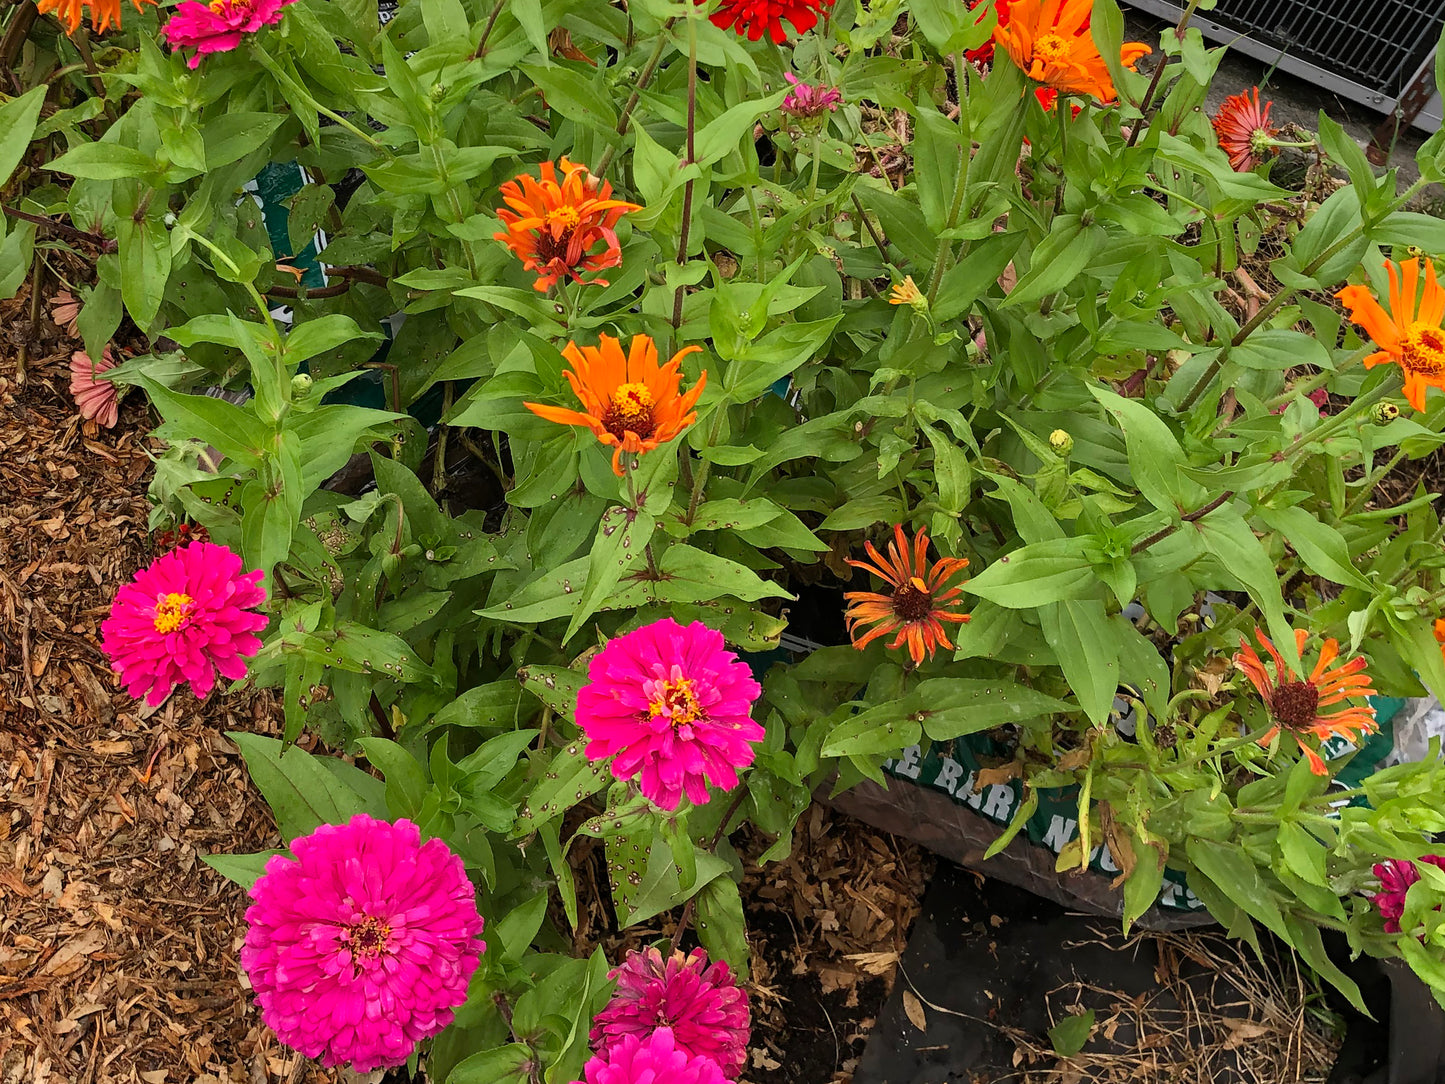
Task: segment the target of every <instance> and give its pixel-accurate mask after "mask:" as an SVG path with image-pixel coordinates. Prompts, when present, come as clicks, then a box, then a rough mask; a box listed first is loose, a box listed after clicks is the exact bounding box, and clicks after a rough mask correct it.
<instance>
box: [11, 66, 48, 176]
mask: <svg viewBox="0 0 1445 1084" xmlns="http://www.w3.org/2000/svg"><path fill="white" fill-rule="evenodd" d="M49 89H50V86H49V84H48V83H42V84H41V85H40V86H38V87H33V88H32V89H30V90H28V91H26V92H25V93H24V94H22V95H20V97H18V98H11V99H10V100H9V101H8V102H6V103H5V104H4V105H0V187H4V186H5V185H6V184H8V183H9V182H10V175H11V174H12V173H14V172H15V167H16V166H18V165H19V164H20V159H22V158H24V157H25V152H26V151H27V150H29V149H30V140H31V139H32V138H33V137H34V135H35V124H36V122H37V121H38V120H39V119H40V107H41V106H42V105H44V104H45V95H46V92H47V91H48V90H49ZM51 166H52V167H53V166H54V163H53V162H52V163H51Z"/></svg>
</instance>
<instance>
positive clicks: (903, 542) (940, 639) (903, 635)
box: [843, 524, 969, 666]
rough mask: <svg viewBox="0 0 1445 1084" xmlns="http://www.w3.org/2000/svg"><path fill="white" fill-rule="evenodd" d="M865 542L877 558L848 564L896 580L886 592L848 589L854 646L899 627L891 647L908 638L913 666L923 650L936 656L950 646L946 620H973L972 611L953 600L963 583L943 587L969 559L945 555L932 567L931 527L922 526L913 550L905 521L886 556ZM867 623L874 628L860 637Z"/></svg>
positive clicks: (896, 530) (895, 531)
mask: <svg viewBox="0 0 1445 1084" xmlns="http://www.w3.org/2000/svg"><path fill="white" fill-rule="evenodd" d="M863 545H864V548H865V549H866V550H867V551H868V556H869V557H871V558H872V559H873V563H872V564H869V563H868V562H867V561H855V560H854V559H853V558H851V557H850V558H848V563H849V564H850V565H852V566H853V567H854V568H861V569H865V570H867V571H868V572H871V573H873V574H874V575H875V576H879V577H881V578H882V579H884V580H887V581H888V582H889V583H890V584H892V585H893V590H892V591H891V592H890V593H889V594H886V595H883V594H879V593H877V592H876V591H849V592H847V593H845V594H844V595H843V597H844V598H845V599H847V601H848V610H847V612H846V613H845V614H844V615H843V616H844V618H845V619H846V620H847V622H848V634H849V636H851V637H852V638H853V646H854V647H856V648H857V649H858V650H859V651H862V650H863V649H864V648H865V647H867V646H868V644H869V643H870V642H872V641H873V640H876V639H877V638H878V637H880V636H887V635H888V634H889V633H890V632H896V633H897V635H896V636H895V637H894V638H893V642H892V643H891V644H889V645H888V646H889V647H890V648H895V647H901V646H903V644H904V643H905V642H907V644H908V654H909V655H910V656H912V658H913V663H914V665H915V666H917V665H920V664H921V663H922V662H923V658H924V656H925V655H927V656H928V657H929V658H932V657H933V653H934V651H936V650H937V649H938V648H940V647H947V648H952V647H953V644H951V643H950V642H949V640H948V634H947V633H946V632H945V631H944V628H943V622H945V621H949V622H952V623H954V624H961V623H962V622H965V621H967V620H969V615H968V614H961V613H957V612H956V611H955V610H954V608H953V607H954V602H955V600H956V599H957V598H958V596H959V595H961V594H963V588H962V587H949V588H948V589H947V590H944V589H943V588H944V587H945V586H946V585H947V583H948V581H949V580H951V579H952V578H953V577H954V576H955V575H956V574H957V573H958V572H960V571H962V570H963V569H964V568H966V567H967V566H968V558H966V557H941V558H939V559H938V560H937V561H936V562H934V564H933V565H932V566H931V567H930V566H929V563H928V531H927V530H926V529H924V528H919V531H918V534H917V535H915V536H914V539H913V547H912V550H911V552H910V549H909V545H908V539H907V537H906V536H905V535H904V534H903V526H902V525H901V524H899V525H896V526H894V528H893V541H892V542H890V543H888V558H887V560H884V558H883V557H882V555H881V554H879V552H878V550H877V549H875V548H874V546H873V543H872V542H865V543H864V544H863ZM864 625H872V626H873V627H872V628H871V629H869V630H868V631H867V632H866V633H865V634H864V635H863V636H862V637H861V638H860V637H859V636H858V630H859V628H860V627H862V626H864Z"/></svg>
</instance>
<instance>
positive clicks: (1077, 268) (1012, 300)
mask: <svg viewBox="0 0 1445 1084" xmlns="http://www.w3.org/2000/svg"><path fill="white" fill-rule="evenodd" d="M1070 220H1072V221H1070ZM1107 236H1108V235H1107V234H1105V232H1104V230H1103V227H1101V226H1080V224H1079V219H1078V216H1077V215H1060V216H1059V217H1058V218H1056V219H1054V222H1053V226H1052V229H1051V232H1050V233H1049V235H1048V236H1047V237H1045V238H1044V239H1043V241H1042V242H1040V244H1039V245H1038V247H1037V248H1035V249H1034V251H1033V254H1032V255H1031V256H1030V258H1029V269H1028V272H1027V273H1026V274H1024V275H1022V276H1020V277H1019V280H1018V284H1017V285H1016V286H1015V287H1014V288H1013V289H1012V290H1010V291H1009V293H1008V296H1007V297H1005V298H1004V299H1003V301H1001V302H1000V303H999V308H1001V309H1007V308H1013V307H1015V306H1018V305H1029V306H1036V305H1037V304H1038V303H1039V302H1040V301H1041V300H1043V298H1044V297H1045V296H1046V295H1048V294H1052V293H1057V292H1058V291H1059V290H1062V289H1064V288H1065V287H1067V286H1069V285H1070V284H1072V283H1074V282H1076V281H1077V280H1078V278H1079V276H1080V274H1081V273H1082V272H1083V270H1084V269H1085V268H1086V267H1088V266H1089V263H1090V261H1091V260H1093V258H1094V255H1095V253H1097V252H1098V251H1099V249H1100V247H1101V246H1102V245H1103V244H1104V241H1105V239H1106V238H1107ZM1089 390H1090V391H1097V390H1098V389H1097V388H1094V387H1090V389H1089Z"/></svg>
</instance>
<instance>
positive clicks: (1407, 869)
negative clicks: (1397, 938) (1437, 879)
mask: <svg viewBox="0 0 1445 1084" xmlns="http://www.w3.org/2000/svg"><path fill="white" fill-rule="evenodd" d="M1420 861H1421V862H1429V863H1430V865H1432V866H1435V867H1436V868H1437V869H1445V855H1440V854H1427V855H1426V856H1425V857H1424V858H1421V859H1420ZM1375 876H1376V877H1378V878H1380V891H1379V892H1376V893H1375V895H1374V896H1373V897H1371V899H1372V901H1373V902H1374V904H1375V907H1376V909H1378V910H1379V912H1380V917H1381V918H1383V919H1384V920H1385V932H1386V933H1399V932H1400V916H1401V915H1403V914H1404V913H1405V893H1407V892H1409V891H1410V886H1411V885H1412V884H1414V883H1415V882H1416V881H1418V880H1419V879H1420V870H1419V868H1418V867H1417V866H1416V864H1415V863H1414V862H1407V861H1403V860H1401V859H1398V858H1391V859H1389V860H1387V861H1385V862H1381V863H1380V864H1378V865H1377V866H1375Z"/></svg>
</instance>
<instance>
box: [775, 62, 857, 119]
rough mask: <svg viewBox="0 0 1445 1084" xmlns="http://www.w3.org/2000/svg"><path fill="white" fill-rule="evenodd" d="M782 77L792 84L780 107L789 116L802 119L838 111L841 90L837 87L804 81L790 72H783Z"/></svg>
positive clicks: (841, 96)
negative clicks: (815, 84)
mask: <svg viewBox="0 0 1445 1084" xmlns="http://www.w3.org/2000/svg"><path fill="white" fill-rule="evenodd" d="M783 78H784V79H786V80H787V81H788V82H789V83H791V84H792V85H793V89H792V90H790V91H788V96H787V97H786V98H784V99H783V104H782V106H781V107H780V108H781V109H782V111H783V112H784V113H787V114H788V115H789V116H790V117H798V118H800V119H802V118H809V117H821V116H822V115H823V114H824V113H836V112H838V105H839V103H841V102H842V101H843V92H842V91H841V90H839V89H838V88H837V87H825V86H823V85H822V84H821V83H820V84H818V85H817V86H814V85H813V84H811V83H804V82H802V81H801V80H799V79H798V77H797V76H796V75H794V74H793V73H792V72H784V73H783Z"/></svg>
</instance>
